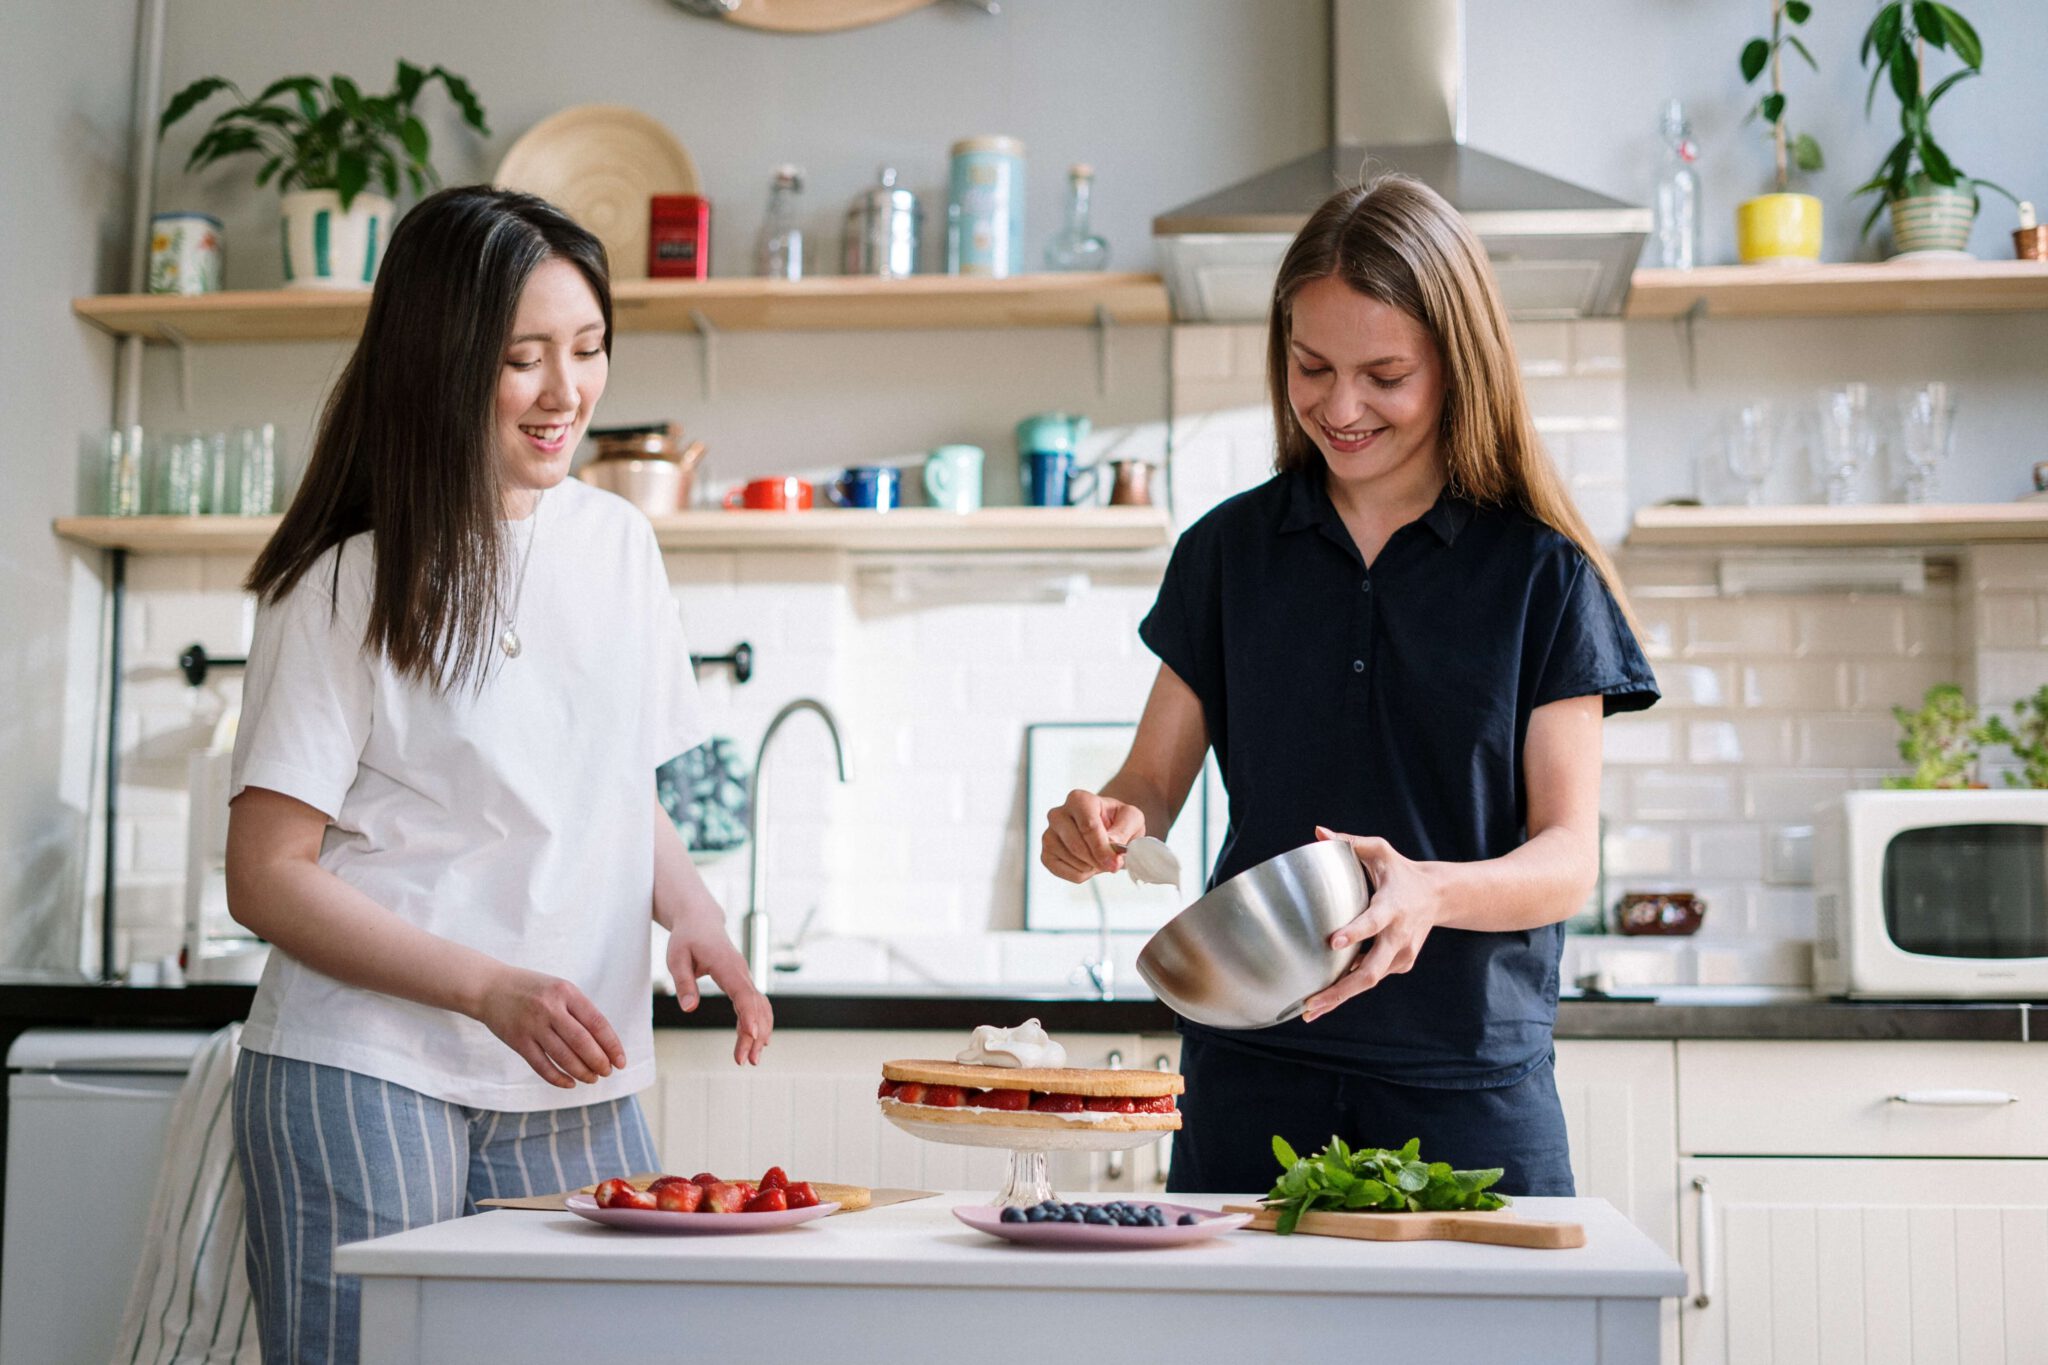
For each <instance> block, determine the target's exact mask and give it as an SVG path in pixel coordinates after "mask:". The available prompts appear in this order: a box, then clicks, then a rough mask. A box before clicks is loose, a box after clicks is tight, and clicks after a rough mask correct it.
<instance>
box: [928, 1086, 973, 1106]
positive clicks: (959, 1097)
mask: <svg viewBox="0 0 2048 1365" xmlns="http://www.w3.org/2000/svg"><path fill="white" fill-rule="evenodd" d="M924 1102H925V1103H926V1104H929V1105H931V1106H932V1107H934V1108H936V1109H958V1108H959V1107H960V1106H961V1105H963V1104H965V1103H967V1092H966V1091H965V1090H963V1089H961V1088H960V1087H959V1086H957V1085H928V1086H926V1087H925V1088H924Z"/></svg>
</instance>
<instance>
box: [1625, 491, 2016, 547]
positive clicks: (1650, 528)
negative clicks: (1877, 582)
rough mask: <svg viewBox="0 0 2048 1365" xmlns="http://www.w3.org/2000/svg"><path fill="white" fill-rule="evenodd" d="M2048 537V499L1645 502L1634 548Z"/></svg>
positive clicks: (1631, 540)
mask: <svg viewBox="0 0 2048 1365" xmlns="http://www.w3.org/2000/svg"><path fill="white" fill-rule="evenodd" d="M1986 541H2048V500H2043V501H2039V502H2031V501H2030V502H1984V503H1968V502H1965V503H1937V504H1933V505H1927V506H1907V505H1905V504H1901V503H1884V504H1877V505H1873V506H1867V507H1818V506H1816V507H1644V508H1641V509H1639V510H1638V511H1637V512H1636V515H1635V521H1634V524H1633V526H1632V527H1631V528H1630V530H1629V533H1628V546H1629V548H1631V549H1644V548H1656V547H1661V546H1676V547H1685V548H1690V549H1733V548H1736V547H1746V546H1814V547H1825V546H1863V547H1873V546H1902V547H1911V546H1928V545H1971V544H1977V543H1981V542H1986Z"/></svg>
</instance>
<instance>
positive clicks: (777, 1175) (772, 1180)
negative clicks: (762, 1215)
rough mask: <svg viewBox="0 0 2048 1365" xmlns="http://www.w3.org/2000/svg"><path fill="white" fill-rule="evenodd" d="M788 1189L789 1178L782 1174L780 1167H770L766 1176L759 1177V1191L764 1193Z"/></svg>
mask: <svg viewBox="0 0 2048 1365" xmlns="http://www.w3.org/2000/svg"><path fill="white" fill-rule="evenodd" d="M788 1188H789V1176H788V1175H787V1174H785V1173H784V1171H783V1169H782V1168H781V1167H780V1166H770V1167H769V1168H768V1174H766V1175H764V1176H762V1177H761V1189H762V1190H764V1191H766V1190H786V1189H788Z"/></svg>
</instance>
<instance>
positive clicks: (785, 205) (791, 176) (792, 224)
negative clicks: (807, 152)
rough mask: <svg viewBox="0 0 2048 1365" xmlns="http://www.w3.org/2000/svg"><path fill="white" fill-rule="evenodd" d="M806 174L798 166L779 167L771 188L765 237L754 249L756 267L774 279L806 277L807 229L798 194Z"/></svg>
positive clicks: (764, 227) (801, 190)
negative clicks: (799, 212)
mask: <svg viewBox="0 0 2048 1365" xmlns="http://www.w3.org/2000/svg"><path fill="white" fill-rule="evenodd" d="M803 189H804V173H803V172H802V171H801V170H799V169H797V168H796V167H795V166H777V167H776V168H775V181H774V183H773V184H772V185H771V186H770V187H769V189H768V215H767V217H765V218H763V219H762V220H761V239H760V242H759V244H758V245H757V246H756V247H755V249H754V259H755V268H756V269H757V270H758V271H759V272H760V273H761V274H763V275H765V276H767V277H768V278H769V279H772V280H800V279H802V278H803V277H804V230H803V228H802V227H800V226H798V224H797V220H796V202H797V196H798V195H800V194H802V193H803Z"/></svg>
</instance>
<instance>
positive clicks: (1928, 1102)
mask: <svg viewBox="0 0 2048 1365" xmlns="http://www.w3.org/2000/svg"><path fill="white" fill-rule="evenodd" d="M1677 1059H1678V1114H1679V1121H1678V1134H1679V1151H1680V1156H1681V1160H1680V1163H1679V1167H1678V1175H1679V1184H1680V1192H1681V1196H1682V1197H1681V1201H1680V1210H1681V1212H1680V1227H1679V1242H1680V1260H1681V1261H1682V1262H1683V1263H1684V1265H1685V1267H1686V1272H1687V1275H1688V1276H1689V1277H1690V1280H1691V1284H1692V1295H1691V1296H1690V1297H1688V1299H1687V1300H1686V1301H1685V1303H1684V1304H1683V1306H1682V1310H1681V1314H1680V1323H1681V1330H1680V1335H1681V1339H1682V1350H1683V1365H1723V1362H1727V1363H1728V1365H1756V1363H1761V1365H1805V1362H1826V1363H1827V1365H1836V1363H1838V1362H1839V1365H1882V1363H1886V1362H1899V1365H1907V1363H1908V1362H1910V1365H1943V1363H1944V1362H1946V1363H1949V1365H2001V1363H2003V1362H2012V1363H2015V1365H2016V1363H2017V1362H2041V1361H2048V1315H2044V1314H2043V1311H2042V1309H2043V1306H2044V1296H2048V1160H2044V1159H2043V1158H2048V1122H2044V1118H2043V1115H2042V1113H2041V1112H2040V1111H2041V1110H2042V1109H2043V1108H2048V1052H2044V1051H2042V1050H2041V1049H2039V1048H2038V1047H2037V1046H2029V1045H2027V1044H2020V1043H1919V1042H1883V1043H1877V1042H1872V1043H1862V1042H1848V1043H1807V1042H1782V1043H1779V1042H1756V1043H1726V1042H1711V1043H1710V1042H1681V1043H1679V1044H1678V1045H1677ZM1902 1158H1908V1159H1902Z"/></svg>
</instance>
